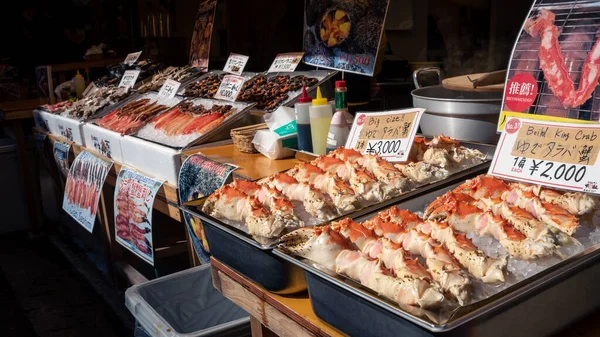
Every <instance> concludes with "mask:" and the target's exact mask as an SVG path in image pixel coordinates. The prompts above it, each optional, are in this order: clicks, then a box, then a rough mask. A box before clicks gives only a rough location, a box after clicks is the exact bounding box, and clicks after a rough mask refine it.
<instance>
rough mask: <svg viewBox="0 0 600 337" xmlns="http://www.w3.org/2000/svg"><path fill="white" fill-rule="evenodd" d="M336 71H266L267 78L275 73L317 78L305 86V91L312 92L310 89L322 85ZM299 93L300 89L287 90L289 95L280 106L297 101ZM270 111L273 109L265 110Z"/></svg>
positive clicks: (300, 93)
mask: <svg viewBox="0 0 600 337" xmlns="http://www.w3.org/2000/svg"><path fill="white" fill-rule="evenodd" d="M337 73H338V72H337V71H335V70H309V71H294V72H291V73H268V74H267V79H269V78H271V77H273V76H277V75H290V78H294V77H296V76H301V75H304V76H306V77H313V78H316V79H317V80H318V82H317V84H315V85H313V86H310V87H307V88H306V92H312V91H314V90H316V89H317V87H318V86H320V85H322V84H323V83H325V82H326V81H328V80H329V79H331V78H332V77H333V76H335V74H337ZM300 95H302V90H296V91H292V92H288V96H289V97H288V98H287V99H286V100H284V101H283V103H282V104H281V105H280V106H287V107H289V106H293V105H294V104H295V103H296V102H297V101H298V98H299V97H300ZM272 111H273V110H265V112H272Z"/></svg>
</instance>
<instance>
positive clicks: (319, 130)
mask: <svg viewBox="0 0 600 337" xmlns="http://www.w3.org/2000/svg"><path fill="white" fill-rule="evenodd" d="M308 111H309V114H310V134H311V137H312V147H313V153H314V154H318V155H323V154H325V148H326V147H327V134H328V133H329V125H330V124H331V117H332V113H331V105H329V103H327V98H323V97H322V96H321V87H317V98H315V99H313V101H312V105H311V106H310V107H309V108H308Z"/></svg>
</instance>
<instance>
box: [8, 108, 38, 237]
mask: <svg viewBox="0 0 600 337" xmlns="http://www.w3.org/2000/svg"><path fill="white" fill-rule="evenodd" d="M10 125H12V127H13V128H14V132H15V138H16V141H17V153H18V155H19V164H20V166H21V176H22V177H23V185H24V188H25V198H26V200H27V209H28V211H29V222H30V224H31V232H32V233H34V234H35V233H37V232H39V230H40V229H41V227H42V209H41V207H40V205H39V204H38V202H37V200H36V199H37V198H41V195H42V191H41V190H40V188H39V187H40V186H39V184H34V183H33V180H32V179H31V178H30V174H31V172H30V166H29V156H28V154H27V146H26V144H25V133H24V131H23V123H22V121H21V120H20V119H13V120H11V121H10Z"/></svg>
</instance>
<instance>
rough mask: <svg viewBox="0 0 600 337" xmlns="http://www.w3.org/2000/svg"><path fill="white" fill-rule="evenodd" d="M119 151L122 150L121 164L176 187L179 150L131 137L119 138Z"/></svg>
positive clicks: (179, 158) (179, 165) (179, 164)
mask: <svg viewBox="0 0 600 337" xmlns="http://www.w3.org/2000/svg"><path fill="white" fill-rule="evenodd" d="M121 149H122V150H123V160H124V161H123V164H125V165H128V166H132V167H135V168H136V169H138V170H140V171H142V172H144V173H147V174H149V175H151V176H153V177H155V178H158V179H163V180H165V181H166V182H167V183H169V184H171V185H174V186H177V180H178V176H179V169H180V168H181V150H175V149H172V148H169V147H166V146H163V145H159V144H156V143H152V142H149V141H147V140H143V139H141V138H137V137H133V136H124V137H122V138H121Z"/></svg>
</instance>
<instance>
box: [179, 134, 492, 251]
mask: <svg viewBox="0 0 600 337" xmlns="http://www.w3.org/2000/svg"><path fill="white" fill-rule="evenodd" d="M462 144H463V145H464V146H465V147H468V148H472V149H478V150H480V151H481V152H482V153H484V154H486V155H487V161H486V162H484V163H481V164H479V165H476V166H473V167H471V168H468V169H466V170H463V171H460V172H457V173H454V174H452V175H450V176H449V177H448V178H446V179H443V180H440V181H436V182H432V183H429V184H425V185H422V186H419V187H417V188H416V189H414V190H412V191H408V192H406V193H403V194H401V195H399V196H397V197H394V198H391V199H389V200H385V201H382V202H379V203H376V204H373V205H370V206H367V207H365V208H363V209H360V210H358V211H354V212H352V213H348V214H345V215H342V216H339V217H338V218H336V219H333V220H331V221H336V220H339V219H342V218H351V219H357V218H360V217H362V216H364V215H366V214H371V213H373V212H375V211H377V210H380V209H383V208H385V207H388V206H390V205H396V204H398V203H400V202H403V201H407V200H410V199H413V198H416V197H418V196H420V195H423V194H426V193H428V192H430V191H434V190H438V189H440V188H443V187H445V186H448V185H451V184H454V183H456V182H463V181H464V180H465V179H467V178H470V177H474V176H476V175H478V174H482V173H486V172H487V170H488V168H489V166H490V160H491V158H492V156H493V155H494V152H495V146H493V145H487V144H480V143H469V142H462ZM203 204H204V200H199V201H193V202H187V203H184V205H183V206H184V207H185V208H186V211H187V212H189V213H191V214H193V215H195V216H197V217H198V218H200V219H202V221H206V222H209V223H210V224H212V225H213V226H215V227H217V228H219V229H221V230H223V231H226V232H228V233H229V234H231V235H234V236H236V237H237V238H238V239H240V240H242V241H245V242H247V243H249V244H251V245H253V246H255V247H257V248H259V249H262V250H270V249H273V248H274V247H275V246H276V245H277V244H278V243H279V239H278V238H275V239H264V240H261V242H259V241H257V238H255V237H253V236H251V235H249V234H248V233H246V232H244V231H242V230H240V229H237V228H235V227H233V226H230V225H228V224H226V223H225V222H224V221H222V220H219V219H216V218H214V217H212V216H210V215H208V214H205V213H203V212H202V211H200V209H202V205H203Z"/></svg>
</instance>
